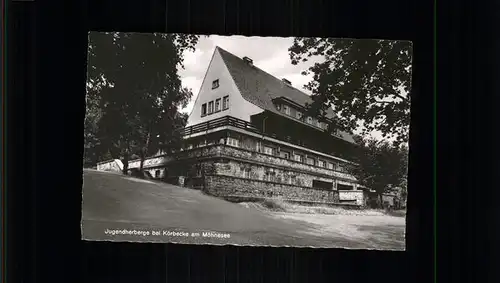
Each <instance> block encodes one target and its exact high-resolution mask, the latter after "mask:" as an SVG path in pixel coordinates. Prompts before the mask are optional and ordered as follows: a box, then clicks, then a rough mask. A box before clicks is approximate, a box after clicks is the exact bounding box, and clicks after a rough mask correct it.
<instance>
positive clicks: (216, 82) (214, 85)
mask: <svg viewBox="0 0 500 283" xmlns="http://www.w3.org/2000/svg"><path fill="white" fill-rule="evenodd" d="M218 87H219V80H218V79H217V80H215V81H213V82H212V89H216V88H218Z"/></svg>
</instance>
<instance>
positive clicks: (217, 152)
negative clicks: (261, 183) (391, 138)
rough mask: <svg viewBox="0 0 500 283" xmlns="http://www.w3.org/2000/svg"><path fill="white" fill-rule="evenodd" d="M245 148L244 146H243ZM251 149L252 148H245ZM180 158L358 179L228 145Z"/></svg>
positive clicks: (198, 150) (185, 154)
mask: <svg viewBox="0 0 500 283" xmlns="http://www.w3.org/2000/svg"><path fill="white" fill-rule="evenodd" d="M248 143H250V141H243V142H242V144H248ZM242 146H243V145H242ZM245 147H250V146H248V145H247V146H245ZM178 156H179V158H201V157H228V158H237V159H241V160H248V161H249V162H252V163H260V164H266V165H269V166H274V167H276V168H286V170H288V171H296V172H297V171H300V172H303V173H309V174H313V175H320V176H321V175H322V176H324V177H326V178H335V179H341V180H344V181H347V182H353V183H354V182H356V181H357V180H356V178H355V177H354V176H352V175H350V174H347V173H342V172H338V171H334V170H330V169H327V168H323V167H318V166H313V165H309V164H305V163H301V162H297V161H294V160H291V159H285V158H281V157H278V156H273V155H267V154H264V153H260V152H255V151H250V150H245V149H243V148H235V147H231V146H227V145H215V146H206V147H202V148H195V149H191V150H187V151H184V152H181V153H179V154H178Z"/></svg>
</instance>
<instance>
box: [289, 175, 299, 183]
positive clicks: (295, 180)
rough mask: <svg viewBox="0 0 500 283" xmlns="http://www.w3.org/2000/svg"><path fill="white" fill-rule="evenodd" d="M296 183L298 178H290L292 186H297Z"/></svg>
mask: <svg viewBox="0 0 500 283" xmlns="http://www.w3.org/2000/svg"><path fill="white" fill-rule="evenodd" d="M295 183H297V177H295V176H291V177H290V184H295Z"/></svg>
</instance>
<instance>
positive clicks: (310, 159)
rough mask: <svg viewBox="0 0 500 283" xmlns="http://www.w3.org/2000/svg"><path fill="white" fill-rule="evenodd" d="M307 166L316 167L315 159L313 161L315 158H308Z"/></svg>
mask: <svg viewBox="0 0 500 283" xmlns="http://www.w3.org/2000/svg"><path fill="white" fill-rule="evenodd" d="M307 164H309V165H314V159H313V158H311V157H308V158H307Z"/></svg>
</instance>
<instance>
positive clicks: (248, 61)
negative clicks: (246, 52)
mask: <svg viewBox="0 0 500 283" xmlns="http://www.w3.org/2000/svg"><path fill="white" fill-rule="evenodd" d="M243 60H245V62H247V64H249V65H253V60H252V59H250V58H248V57H247V56H245V57H243Z"/></svg>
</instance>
